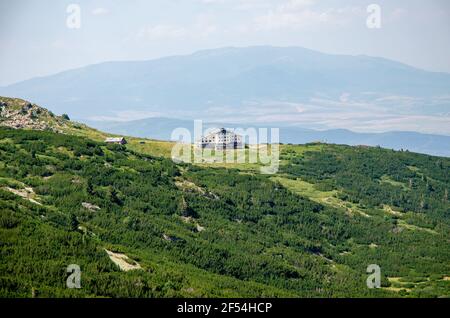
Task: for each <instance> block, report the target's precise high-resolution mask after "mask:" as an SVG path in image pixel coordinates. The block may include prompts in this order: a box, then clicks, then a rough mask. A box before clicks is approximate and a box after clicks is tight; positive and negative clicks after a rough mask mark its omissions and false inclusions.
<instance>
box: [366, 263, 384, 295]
mask: <svg viewBox="0 0 450 318" xmlns="http://www.w3.org/2000/svg"><path fill="white" fill-rule="evenodd" d="M367 274H370V275H369V276H368V277H367V280H366V284H367V287H368V288H370V289H374V288H381V267H380V266H379V265H377V264H370V265H369V266H367Z"/></svg>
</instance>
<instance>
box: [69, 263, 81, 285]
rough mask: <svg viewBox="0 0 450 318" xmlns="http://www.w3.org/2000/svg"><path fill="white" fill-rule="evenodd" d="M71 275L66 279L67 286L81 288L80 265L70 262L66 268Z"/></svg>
mask: <svg viewBox="0 0 450 318" xmlns="http://www.w3.org/2000/svg"><path fill="white" fill-rule="evenodd" d="M66 271H67V273H69V274H70V275H69V277H67V280H66V286H67V288H70V289H72V288H81V268H80V265H77V264H70V265H69V266H67V269H66Z"/></svg>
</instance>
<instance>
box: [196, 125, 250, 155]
mask: <svg viewBox="0 0 450 318" xmlns="http://www.w3.org/2000/svg"><path fill="white" fill-rule="evenodd" d="M196 146H197V147H198V148H202V149H204V148H207V149H215V150H227V149H242V148H243V142H242V136H240V135H238V134H235V133H234V132H232V131H229V130H227V129H225V128H220V129H216V130H214V131H212V132H211V133H209V134H208V135H206V136H204V137H202V138H201V139H200V140H198V141H197V142H196Z"/></svg>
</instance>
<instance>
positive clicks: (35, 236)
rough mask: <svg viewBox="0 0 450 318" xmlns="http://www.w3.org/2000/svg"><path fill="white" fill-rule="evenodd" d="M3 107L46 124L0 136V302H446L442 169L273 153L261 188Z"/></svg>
mask: <svg viewBox="0 0 450 318" xmlns="http://www.w3.org/2000/svg"><path fill="white" fill-rule="evenodd" d="M2 103H3V106H2V107H3V110H2V115H4V114H9V117H5V116H3V117H2V120H1V121H0V125H3V124H5V122H6V126H8V125H9V124H10V123H11V122H10V120H11V114H12V116H13V117H14V118H13V119H14V120H16V119H17V118H19V119H20V118H21V117H20V116H22V117H24V118H22V119H25V120H26V121H28V122H27V125H28V126H27V125H26V126H25V127H24V128H27V127H28V128H30V127H31V128H33V127H35V126H34V125H41V124H42V122H43V121H44V122H45V120H47V126H46V128H45V129H42V130H43V131H42V130H41V131H36V130H30V129H28V130H27V129H20V130H14V129H10V128H0V211H1V214H0V297H1V296H3V297H98V296H101V297H207V296H209V297H267V296H274V297H444V296H447V297H448V296H450V247H449V246H450V245H449V242H450V204H449V202H448V199H449V198H448V189H449V185H450V176H449V171H450V169H449V168H450V159H448V158H439V157H431V156H426V155H418V154H413V153H408V152H394V151H391V150H386V149H380V148H367V147H348V146H338V145H326V144H309V145H298V146H294V145H284V146H282V147H281V158H280V159H281V161H280V163H281V167H280V170H279V172H278V173H277V174H276V175H269V176H265V175H261V174H259V173H258V169H257V166H255V165H254V164H252V165H250V164H243V165H238V164H223V165H220V166H218V165H216V164H208V163H201V164H198V165H190V164H175V163H173V162H172V161H171V160H170V159H169V157H170V151H171V147H172V144H171V143H167V142H159V141H154V140H144V139H137V138H127V140H128V141H129V144H127V145H126V146H119V145H106V144H105V143H103V140H104V138H105V137H106V136H107V135H106V134H104V133H102V132H99V131H97V130H94V129H91V128H89V127H87V126H84V125H80V124H77V123H73V122H71V121H69V120H67V119H65V118H62V117H57V116H56V117H55V116H54V115H52V114H51V113H49V112H48V111H45V110H41V111H40V112H39V113H38V114H36V116H33V117H30V115H32V114H31V113H30V111H31V112H32V111H36V110H37V109H38V108H36V107H37V106H36V107H34V106H33V105H32V107H31V108H30V107H29V106H28V103H27V102H25V101H22V100H16V99H4V98H3V99H2ZM24 106H26V110H25V111H23V110H22V107H24ZM5 109H8V111H7V112H6V113H5V112H4V110H5ZM17 116H19V117H17ZM29 120H31V122H30V121H29ZM70 264H78V265H80V267H81V270H82V277H81V287H82V288H81V289H68V288H67V287H66V278H67V276H68V274H67V273H66V268H67V266H68V265H70ZM369 264H378V265H379V266H380V267H381V273H382V288H381V289H375V290H374V289H368V288H367V287H366V278H367V273H366V268H367V266H368V265H369Z"/></svg>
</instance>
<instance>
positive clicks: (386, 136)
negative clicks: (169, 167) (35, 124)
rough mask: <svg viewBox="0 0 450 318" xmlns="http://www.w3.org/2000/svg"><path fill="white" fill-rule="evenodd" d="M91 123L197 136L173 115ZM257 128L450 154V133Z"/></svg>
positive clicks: (290, 136)
mask: <svg viewBox="0 0 450 318" xmlns="http://www.w3.org/2000/svg"><path fill="white" fill-rule="evenodd" d="M87 123H88V124H89V125H90V126H91V127H94V128H97V129H100V130H102V131H106V132H109V133H113V134H119V135H129V136H135V137H145V138H154V139H159V140H170V139H171V134H172V131H174V130H175V129H176V128H179V127H181V128H186V129H188V130H189V131H190V132H191V135H192V136H194V124H193V121H188V120H178V119H169V118H147V119H141V120H134V121H128V122H109V121H88V122H87ZM213 127H216V128H219V127H226V128H243V129H247V128H249V126H245V125H236V124H229V123H228V124H227V123H217V122H216V123H204V124H203V128H204V129H207V128H213ZM252 127H254V128H271V127H274V128H276V127H279V128H280V142H282V143H293V144H303V143H310V142H317V141H320V142H326V143H334V144H347V145H352V146H357V145H367V146H381V147H383V148H388V149H395V150H401V149H404V150H409V151H412V152H418V153H425V154H431V155H436V156H446V157H450V136H440V135H431V134H421V133H416V132H401V131H398V132H387V133H356V132H352V131H350V130H346V129H332V130H324V131H318V130H313V129H304V128H299V127H292V126H281V125H279V124H273V125H271V126H270V125H269V126H267V125H266V126H252Z"/></svg>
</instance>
